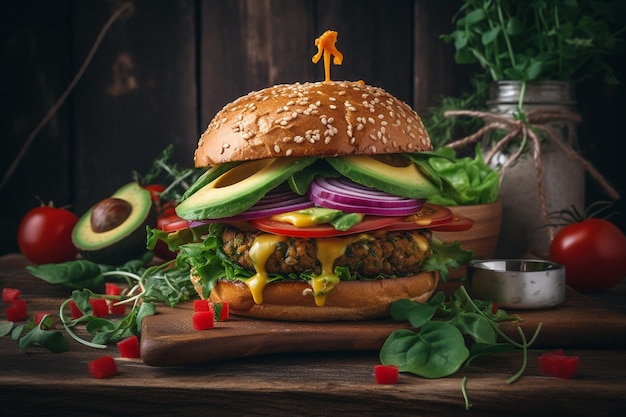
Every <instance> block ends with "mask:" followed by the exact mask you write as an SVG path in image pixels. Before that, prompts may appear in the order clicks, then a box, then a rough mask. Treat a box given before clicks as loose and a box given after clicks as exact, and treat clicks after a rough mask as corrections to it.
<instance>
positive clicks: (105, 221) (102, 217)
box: [90, 197, 133, 233]
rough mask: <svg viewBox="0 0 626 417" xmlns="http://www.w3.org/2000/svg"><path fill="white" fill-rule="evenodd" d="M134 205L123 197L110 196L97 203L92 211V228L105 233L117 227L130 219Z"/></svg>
mask: <svg viewBox="0 0 626 417" xmlns="http://www.w3.org/2000/svg"><path fill="white" fill-rule="evenodd" d="M132 211H133V206H131V205H130V203H129V202H128V201H126V200H122V199H121V198H115V197H109V198H105V199H104V200H102V201H100V202H99V203H98V204H96V205H95V206H94V208H93V211H92V212H91V217H90V221H91V230H93V231H94V232H95V233H104V232H108V231H109V230H112V229H115V228H116V227H118V226H119V225H121V224H122V223H124V222H125V221H126V219H128V216H130V213H131V212H132Z"/></svg>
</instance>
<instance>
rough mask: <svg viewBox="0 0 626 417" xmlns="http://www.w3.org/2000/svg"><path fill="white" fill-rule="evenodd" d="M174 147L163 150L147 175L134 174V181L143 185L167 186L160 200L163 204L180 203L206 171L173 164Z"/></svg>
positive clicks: (169, 146)
mask: <svg viewBox="0 0 626 417" xmlns="http://www.w3.org/2000/svg"><path fill="white" fill-rule="evenodd" d="M173 149H174V148H173V145H168V146H167V147H165V149H163V152H161V155H159V156H158V157H156V158H155V159H154V161H152V166H151V167H150V169H149V170H148V172H147V173H146V174H145V175H140V174H139V173H138V172H136V171H135V172H133V179H134V180H135V181H137V182H138V183H139V184H141V185H148V184H151V183H159V184H163V185H165V190H163V191H162V192H161V193H160V195H159V199H160V200H161V201H162V202H177V203H178V202H180V201H181V200H182V199H183V195H184V194H185V191H187V190H188V189H189V187H190V186H191V184H193V183H194V182H195V181H196V180H197V179H198V177H199V176H200V175H201V174H202V173H203V172H204V171H205V169H203V168H183V167H180V166H179V165H178V164H176V163H174V162H172V152H173Z"/></svg>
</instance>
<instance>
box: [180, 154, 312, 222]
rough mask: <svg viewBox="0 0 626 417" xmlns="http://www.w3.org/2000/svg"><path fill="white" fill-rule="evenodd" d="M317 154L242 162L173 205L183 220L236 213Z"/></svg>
mask: <svg viewBox="0 0 626 417" xmlns="http://www.w3.org/2000/svg"><path fill="white" fill-rule="evenodd" d="M316 159H317V158H316V157H305V158H266V159H259V160H254V161H248V162H244V163H242V164H239V165H237V166H236V167H234V168H232V169H230V170H228V171H227V172H225V173H223V174H222V175H220V176H219V177H217V178H215V179H214V180H213V181H211V182H209V183H208V184H206V185H205V186H204V187H202V188H200V189H199V190H197V191H196V192H195V193H193V194H191V195H190V196H189V197H188V198H186V199H185V200H183V201H182V202H181V203H180V204H179V205H178V206H176V214H178V215H179V216H180V217H182V218H183V219H186V220H203V219H219V218H223V217H230V216H234V215H236V214H239V213H241V212H243V211H245V210H247V209H249V208H250V207H252V206H253V205H254V204H255V203H256V202H257V201H259V200H260V199H261V198H262V197H263V196H264V195H265V194H267V192H268V191H269V190H271V189H272V188H275V187H277V186H278V185H279V184H281V183H283V182H284V181H286V180H287V179H288V178H289V177H290V176H291V175H293V174H294V173H295V172H298V171H300V170H302V169H304V168H305V167H307V166H309V165H311V164H312V163H313V162H315V160H316Z"/></svg>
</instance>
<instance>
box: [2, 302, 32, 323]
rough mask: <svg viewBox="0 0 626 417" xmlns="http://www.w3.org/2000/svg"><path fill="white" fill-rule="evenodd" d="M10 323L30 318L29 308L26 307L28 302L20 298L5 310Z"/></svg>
mask: <svg viewBox="0 0 626 417" xmlns="http://www.w3.org/2000/svg"><path fill="white" fill-rule="evenodd" d="M4 312H5V313H6V316H7V320H8V321H20V320H24V319H25V318H27V317H28V308H27V307H26V300H24V299H23V298H19V299H17V300H15V301H13V302H12V303H11V305H10V306H9V307H7V308H5V309H4Z"/></svg>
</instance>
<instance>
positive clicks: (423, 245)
mask: <svg viewBox="0 0 626 417" xmlns="http://www.w3.org/2000/svg"><path fill="white" fill-rule="evenodd" d="M411 236H413V241H414V242H415V243H416V244H417V247H418V248H419V250H420V252H422V253H424V252H427V251H428V248H430V245H429V244H428V240H426V238H425V237H424V236H422V235H420V234H418V233H412V234H411Z"/></svg>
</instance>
